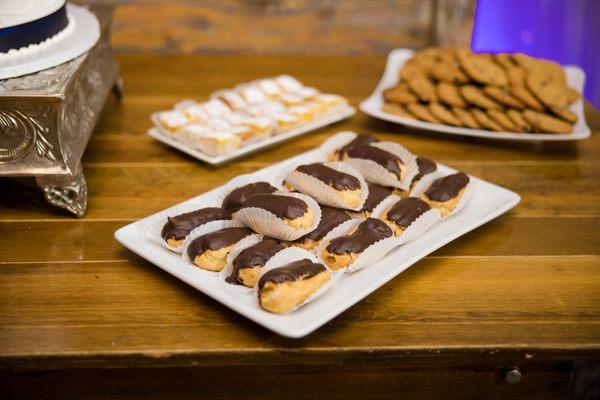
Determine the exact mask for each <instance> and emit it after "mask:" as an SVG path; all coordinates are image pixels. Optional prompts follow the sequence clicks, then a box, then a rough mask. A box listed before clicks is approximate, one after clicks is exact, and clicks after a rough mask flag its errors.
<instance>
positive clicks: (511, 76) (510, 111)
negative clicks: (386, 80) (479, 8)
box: [383, 48, 579, 133]
mask: <svg viewBox="0 0 600 400" xmlns="http://www.w3.org/2000/svg"><path fill="white" fill-rule="evenodd" d="M383 97H384V99H385V104H384V106H383V111H385V112H388V113H390V114H394V115H398V116H401V117H405V118H413V119H419V120H421V121H425V122H430V123H434V124H444V125H453V126H460V127H466V128H471V129H484V130H491V131H501V132H530V133H571V132H572V130H573V125H574V124H575V122H577V116H576V114H575V113H573V112H572V111H571V110H570V109H569V106H570V105H571V104H572V103H574V102H575V101H577V100H578V99H579V94H578V92H577V91H576V90H574V89H572V88H570V87H569V86H567V79H566V75H565V72H564V70H563V69H562V68H561V67H560V66H559V65H558V64H556V63H554V62H551V61H548V60H542V59H536V58H532V57H529V56H526V55H524V54H507V53H500V54H488V53H478V54H475V53H473V52H471V51H470V50H467V49H439V48H428V49H425V50H422V51H419V52H417V53H416V54H415V55H414V56H413V57H412V58H411V59H409V60H408V61H407V62H406V63H405V64H404V66H403V67H402V69H401V70H400V76H399V83H398V84H396V85H395V86H393V87H390V88H387V89H385V90H384V92H383Z"/></svg>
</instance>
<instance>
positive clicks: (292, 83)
mask: <svg viewBox="0 0 600 400" xmlns="http://www.w3.org/2000/svg"><path fill="white" fill-rule="evenodd" d="M275 83H277V84H278V85H279V86H280V87H281V88H282V89H283V90H285V91H287V92H295V91H297V90H300V89H301V88H302V86H303V85H302V84H301V83H300V82H299V81H298V80H297V79H296V78H293V77H291V76H289V75H280V76H278V77H277V78H275Z"/></svg>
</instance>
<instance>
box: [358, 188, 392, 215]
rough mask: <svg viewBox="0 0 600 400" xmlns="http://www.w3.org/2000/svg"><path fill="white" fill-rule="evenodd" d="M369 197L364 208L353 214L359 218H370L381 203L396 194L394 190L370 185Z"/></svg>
mask: <svg viewBox="0 0 600 400" xmlns="http://www.w3.org/2000/svg"><path fill="white" fill-rule="evenodd" d="M367 185H368V187H369V196H368V197H367V199H366V200H365V204H364V205H363V208H361V209H360V210H358V211H357V212H354V213H352V214H353V216H355V217H357V218H368V217H370V216H371V213H372V212H373V210H374V209H375V207H377V205H378V204H379V203H381V201H382V200H383V199H385V198H386V197H388V196H389V195H391V194H392V193H393V192H394V189H393V188H389V187H385V186H381V185H376V184H374V183H368V184H367Z"/></svg>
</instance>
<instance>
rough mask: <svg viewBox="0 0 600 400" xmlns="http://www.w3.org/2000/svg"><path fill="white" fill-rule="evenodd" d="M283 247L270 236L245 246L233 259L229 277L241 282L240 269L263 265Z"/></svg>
mask: <svg viewBox="0 0 600 400" xmlns="http://www.w3.org/2000/svg"><path fill="white" fill-rule="evenodd" d="M283 249H284V247H283V245H281V244H280V243H278V242H277V241H276V240H274V239H271V238H268V239H263V240H262V241H261V242H258V243H256V244H255V245H252V246H250V247H248V248H245V249H244V250H242V251H241V252H240V254H238V256H237V257H236V258H235V260H233V271H232V272H231V276H230V278H231V279H232V280H234V281H236V282H237V283H241V282H240V281H239V273H240V270H242V269H245V268H252V267H256V266H259V267H264V265H265V264H266V263H267V261H269V259H270V258H271V257H273V256H274V255H275V254H277V253H278V252H279V251H280V250H283Z"/></svg>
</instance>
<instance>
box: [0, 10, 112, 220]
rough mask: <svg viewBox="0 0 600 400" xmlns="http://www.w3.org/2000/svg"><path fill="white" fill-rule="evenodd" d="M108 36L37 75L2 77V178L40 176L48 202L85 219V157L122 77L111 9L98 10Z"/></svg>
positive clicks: (0, 93)
mask: <svg viewBox="0 0 600 400" xmlns="http://www.w3.org/2000/svg"><path fill="white" fill-rule="evenodd" d="M94 11H95V12H96V11H98V12H96V15H98V19H99V20H100V25H101V27H102V34H101V36H100V40H99V41H98V43H97V44H96V46H94V47H93V48H92V49H91V50H90V51H89V52H88V53H87V54H84V55H82V56H80V57H78V58H76V59H74V60H72V61H70V62H68V63H65V64H62V65H59V66H57V67H54V68H50V69H48V70H45V71H41V72H38V73H35V74H31V75H26V76H22V77H18V78H13V79H7V80H4V81H0V176H34V177H35V178H36V181H37V183H38V185H39V186H40V188H41V189H42V191H43V193H44V197H45V198H46V200H47V201H48V202H49V203H50V204H52V205H53V206H56V207H60V208H63V209H65V210H68V211H69V212H71V213H73V214H75V215H76V216H78V217H82V216H83V215H84V214H85V211H86V207H87V185H86V182H85V177H84V175H83V170H82V168H81V157H82V155H83V152H84V150H85V147H86V145H87V143H88V140H89V138H90V135H91V134H92V130H93V129H94V126H95V125H96V121H97V118H98V116H99V114H100V111H101V110H102V106H103V105H104V103H105V101H106V99H107V97H108V95H109V94H110V93H111V90H113V91H114V93H115V94H117V96H119V97H120V96H121V88H122V83H123V82H122V79H121V77H120V76H119V73H118V68H117V64H116V62H115V61H114V58H113V55H112V52H111V49H110V45H109V43H108V36H109V29H110V17H111V12H110V10H107V9H106V8H104V9H101V10H94Z"/></svg>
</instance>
